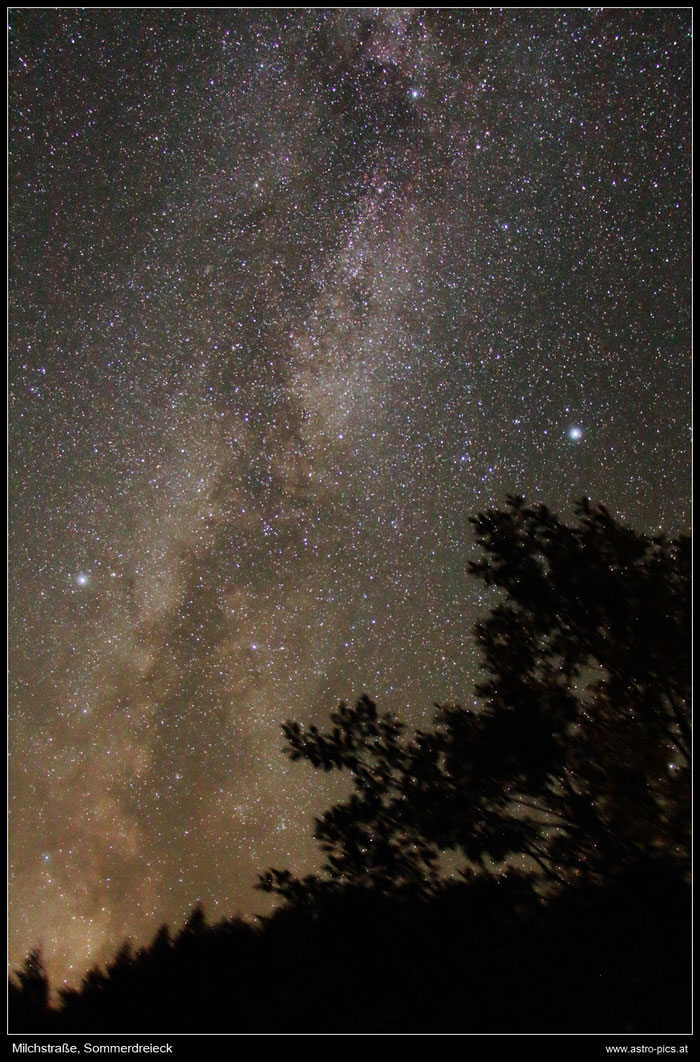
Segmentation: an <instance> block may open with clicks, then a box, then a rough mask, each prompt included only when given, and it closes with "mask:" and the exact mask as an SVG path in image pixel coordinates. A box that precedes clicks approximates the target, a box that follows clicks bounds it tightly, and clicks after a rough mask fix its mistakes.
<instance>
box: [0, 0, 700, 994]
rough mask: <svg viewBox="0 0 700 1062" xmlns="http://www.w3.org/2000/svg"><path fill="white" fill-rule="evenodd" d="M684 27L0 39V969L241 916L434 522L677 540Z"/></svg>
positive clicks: (686, 427)
mask: <svg viewBox="0 0 700 1062" xmlns="http://www.w3.org/2000/svg"><path fill="white" fill-rule="evenodd" d="M690 27H691V23H690V12H689V11H688V10H675V11H674V10H647V11H615V10H612V11H606V10H598V9H596V10H593V11H590V10H588V11H583V10H567V11H554V10H546V9H545V10H540V11H525V10H511V11H505V12H489V11H484V10H481V11H470V10H450V9H442V10H441V9H419V8H415V9H391V8H378V9H336V10H327V11H323V10H317V9H301V10H284V9H283V10H272V9H268V10H265V9H263V10H256V9H248V10H228V11H215V10H208V11H207V10H201V11H177V10H143V9H141V10H87V11H85V10H50V9H46V10H30V9H23V10H19V9H17V10H14V11H12V12H11V13H10V33H9V50H10V51H9V55H10V149H11V157H10V182H11V191H10V267H11V277H10V289H9V300H10V343H11V351H10V377H9V399H10V406H9V409H10V439H9V441H10V456H9V472H10V606H9V609H10V709H11V716H10V745H11V754H12V755H11V775H10V811H11V818H10V851H11V879H10V884H11V907H10V960H11V962H12V963H13V964H17V963H18V962H20V961H21V960H22V958H23V955H24V953H25V951H26V950H27V949H28V948H29V947H31V946H33V945H35V944H38V943H41V944H42V945H43V947H44V950H45V955H46V958H47V960H48V966H49V970H50V973H51V974H52V976H53V977H54V978H57V979H58V980H59V982H60V981H62V980H63V979H67V980H68V981H69V982H74V981H75V980H76V979H77V978H78V976H79V975H80V974H81V973H82V972H84V970H85V969H86V967H87V964H88V963H89V962H92V961H94V960H96V959H103V958H104V957H105V956H106V955H108V954H110V953H111V951H112V949H113V948H114V946H115V945H116V944H117V943H119V941H120V940H121V939H122V938H123V937H124V936H125V935H127V934H129V935H131V936H133V937H134V939H135V941H136V942H137V943H140V942H143V941H144V940H145V939H146V938H147V937H149V936H150V934H151V933H152V932H153V931H154V930H155V928H156V927H157V926H158V924H159V923H160V922H162V921H164V920H168V921H170V922H171V923H174V924H179V923H181V922H182V920H183V919H184V918H185V916H186V915H187V913H188V912H189V910H190V909H191V907H192V906H193V905H194V904H195V903H196V902H197V901H198V900H201V901H202V902H203V903H204V905H205V909H206V911H207V913H208V914H209V915H210V917H212V918H216V917H218V916H223V915H233V914H235V913H236V912H241V913H251V912H254V911H256V910H257V911H260V910H263V909H264V908H265V898H264V897H262V896H261V895H260V894H258V893H254V892H253V891H252V884H253V882H254V881H255V878H256V875H257V873H258V872H260V871H262V870H264V869H265V867H266V866H268V865H270V864H274V865H277V866H290V867H291V868H292V869H294V870H297V871H301V870H308V869H311V868H312V867H313V866H314V865H315V851H314V845H313V841H312V840H311V838H310V823H311V816H312V814H313V813H314V812H318V811H320V810H321V809H323V808H324V807H325V806H327V804H328V803H329V801H330V800H331V799H333V798H335V797H336V796H337V795H338V793H339V792H340V790H339V789H338V788H337V786H335V787H334V784H333V781H334V780H333V779H332V778H329V777H323V778H322V777H317V776H315V775H314V774H313V772H311V771H307V770H305V769H304V767H303V766H300V765H296V764H290V763H289V762H288V761H287V760H286V759H285V757H284V756H283V754H282V751H281V749H282V744H283V742H282V737H281V733H280V729H279V727H280V724H281V723H282V722H283V721H284V720H285V719H287V718H300V719H304V720H310V721H316V722H321V721H322V720H323V719H324V717H325V715H326V713H327V712H328V710H329V709H330V708H332V707H334V706H335V704H336V703H337V701H338V700H339V699H341V698H346V699H353V698H354V697H356V696H357V695H359V694H360V693H362V692H363V691H366V692H367V693H369V694H370V695H371V696H372V697H374V698H375V699H376V700H377V701H378V703H379V705H380V707H381V708H382V709H383V710H384V709H393V710H395V711H397V712H399V713H400V714H401V715H402V716H403V717H404V718H407V719H408V720H409V721H410V722H411V723H413V724H420V723H421V722H423V723H425V722H427V721H428V720H429V719H430V718H431V717H432V704H433V702H434V701H436V700H437V701H448V700H455V699H458V700H460V701H461V702H462V703H464V702H471V699H472V697H473V692H472V691H473V682H474V677H475V666H476V663H477V659H476V654H475V651H474V648H473V641H472V626H473V624H474V622H475V620H476V619H477V617H478V616H479V615H480V614H483V613H484V611H485V610H486V609H488V607H489V602H488V601H487V600H486V599H483V598H481V597H480V596H479V586H478V585H477V584H475V583H474V584H473V581H470V579H469V577H468V576H467V574H466V567H467V559H468V557H469V556H470V555H472V556H473V552H472V550H473V547H472V542H471V535H470V527H469V523H468V518H469V516H470V515H473V514H474V513H476V512H477V511H479V510H481V509H484V508H485V507H488V506H499V505H501V504H502V503H503V502H504V499H505V496H506V494H507V493H508V492H512V493H519V494H523V495H525V496H526V497H527V498H528V500H530V501H542V502H545V503H547V504H548V505H550V506H551V507H552V508H553V509H554V510H555V511H557V512H560V513H561V514H563V515H565V516H566V517H572V516H573V504H574V502H575V501H576V500H577V499H578V498H580V497H581V496H582V495H584V494H586V495H588V496H589V497H591V498H592V499H593V500H595V501H602V502H604V503H605V504H607V506H608V507H609V508H610V509H611V511H612V512H613V513H614V514H615V515H616V516H619V517H623V518H624V519H625V520H626V521H628V522H629V523H630V524H631V525H632V526H634V527H635V528H637V529H639V530H643V531H647V532H656V531H658V530H659V529H661V528H663V529H665V530H666V531H668V532H670V533H677V532H679V531H682V530H687V528H688V524H689V510H690V485H689V484H690V473H689V460H690V458H689V443H690V352H689V348H690V301H689V267H690V236H689V232H690V215H689V189H690V184H689V169H690V145H689V137H690V118H689V113H690Z"/></svg>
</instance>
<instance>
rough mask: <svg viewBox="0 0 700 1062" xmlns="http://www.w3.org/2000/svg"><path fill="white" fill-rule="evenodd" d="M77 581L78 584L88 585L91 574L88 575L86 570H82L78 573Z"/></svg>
mask: <svg viewBox="0 0 700 1062" xmlns="http://www.w3.org/2000/svg"><path fill="white" fill-rule="evenodd" d="M75 581H76V583H77V584H78V586H87V585H88V583H89V582H90V576H89V575H86V574H85V572H80V573H79V574H78V575H76V577H75Z"/></svg>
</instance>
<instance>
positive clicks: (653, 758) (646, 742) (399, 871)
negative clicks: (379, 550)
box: [258, 497, 690, 903]
mask: <svg viewBox="0 0 700 1062" xmlns="http://www.w3.org/2000/svg"><path fill="white" fill-rule="evenodd" d="M576 512H577V517H578V520H577V523H576V524H575V525H574V526H568V525H566V524H564V523H563V522H562V521H561V520H560V519H559V518H558V517H556V516H555V515H553V514H552V513H551V512H550V511H549V510H548V509H547V508H546V507H545V506H538V507H535V508H529V507H527V506H526V505H525V503H524V501H523V500H522V499H520V498H516V497H509V498H508V501H507V505H506V507H505V509H504V510H502V511H496V510H489V511H488V512H486V513H483V514H480V515H478V516H476V517H474V518H473V519H472V521H471V522H472V524H473V527H474V532H475V536H476V541H477V544H478V545H479V546H480V547H481V548H482V550H483V552H484V556H483V558H482V559H481V560H479V561H475V562H474V561H473V562H470V564H469V570H470V572H471V573H472V574H473V575H474V576H475V577H476V578H479V579H481V580H482V581H483V582H484V583H485V584H486V585H487V586H489V587H493V588H496V590H497V592H498V595H499V601H498V603H497V604H496V605H495V607H494V608H493V610H492V612H491V614H490V615H489V617H488V618H487V619H486V620H484V621H483V622H481V623H479V624H477V626H476V636H477V639H478V642H479V644H480V646H481V650H482V654H483V667H484V670H485V671H486V672H487V676H488V677H487V678H486V680H485V681H483V682H481V683H480V684H479V685H478V686H477V690H476V692H477V695H478V697H479V698H480V699H481V701H482V704H481V707H480V708H479V709H478V710H473V711H472V710H469V709H464V708H462V707H460V706H459V705H456V706H449V705H448V706H436V708H437V712H436V716H435V722H434V726H433V728H432V729H430V730H427V731H420V730H419V731H417V732H416V733H415V734H414V735H413V736H412V737H410V738H408V737H407V736H406V733H405V728H404V727H403V725H402V724H401V723H400V722H399V721H398V720H397V719H396V718H394V717H393V716H392V715H390V714H384V715H380V714H379V713H378V712H377V709H376V706H375V705H374V703H373V702H372V701H371V700H370V699H369V698H368V697H366V696H363V697H362V698H361V699H360V700H359V701H358V702H357V704H356V705H355V707H354V708H349V707H348V706H347V705H345V704H341V705H340V707H339V708H338V709H337V710H336V711H334V712H333V713H331V717H330V722H331V726H330V728H329V729H327V730H325V731H322V730H319V729H318V728H317V727H314V726H312V727H309V728H306V727H304V726H302V725H301V724H299V723H297V722H288V723H286V724H285V726H284V727H283V733H284V735H285V738H286V740H287V751H288V754H289V756H290V758H291V759H300V758H302V759H306V760H308V761H309V762H310V763H311V764H312V765H313V766H314V767H317V768H320V769H323V770H335V769H337V770H346V771H348V772H349V774H350V776H351V779H352V783H353V792H352V794H351V796H350V798H349V799H348V800H347V801H345V802H342V803H339V804H336V805H335V806H334V807H332V808H331V809H330V810H329V811H327V812H326V813H325V814H324V815H322V816H321V817H320V818H319V819H317V820H316V827H315V837H316V839H317V840H318V842H319V844H320V847H321V849H322V851H323V852H324V854H325V863H324V865H323V868H322V872H321V874H320V875H311V876H309V877H306V878H304V879H301V880H299V879H297V878H295V877H294V876H293V875H292V874H291V873H290V872H289V871H279V870H269V871H267V872H266V873H265V874H264V875H262V876H261V878H260V879H259V883H258V887H259V888H261V889H263V890H264V891H270V892H276V893H278V894H280V895H282V896H284V897H285V898H286V899H287V900H288V901H290V902H293V903H299V902H301V901H308V900H309V899H312V898H318V897H319V896H321V895H328V894H329V893H332V892H337V891H338V890H342V889H346V888H348V887H353V888H365V889H367V888H369V889H374V890H378V891H380V892H383V893H391V894H394V895H396V894H399V893H400V892H402V891H403V890H405V889H413V890H417V891H418V892H420V893H422V894H428V895H429V894H432V893H434V892H435V891H436V890H437V889H439V888H440V886H441V883H442V882H443V881H444V880H445V863H446V860H445V854H446V853H452V854H453V859H452V861H451V864H450V865H451V868H452V871H454V865H455V864H454V857H455V856H456V857H457V858H458V862H459V864H460V865H461V867H462V870H463V873H464V874H466V875H467V876H469V875H471V874H473V873H474V872H475V871H480V872H482V873H484V872H486V873H488V872H494V871H497V872H498V873H502V872H503V867H504V865H505V864H507V863H508V862H511V863H512V862H513V861H518V862H519V863H520V864H521V865H523V866H525V867H528V866H529V867H532V868H533V869H534V868H537V873H538V874H539V875H540V879H541V881H542V882H543V883H545V884H549V885H550V886H554V887H555V888H556V887H558V888H561V887H564V886H567V885H573V884H576V883H585V882H590V883H598V884H601V883H603V882H609V881H610V880H612V879H613V878H614V877H615V876H617V875H620V874H626V873H627V872H628V871H629V868H630V867H631V866H634V865H641V864H643V863H645V864H648V863H649V862H650V861H654V860H662V861H663V862H664V864H665V866H667V867H668V868H670V869H671V871H672V872H673V873H675V874H679V875H681V876H683V875H684V874H685V873H686V872H687V865H688V863H687V861H688V855H689V800H690V770H689V760H690V543H689V540H688V539H687V538H679V539H678V540H675V541H669V540H668V539H667V538H665V537H664V536H658V537H655V538H649V537H647V536H645V535H642V534H639V533H637V532H635V531H633V530H630V529H628V528H625V527H623V526H622V525H621V524H620V523H618V522H617V521H615V520H614V519H613V518H612V517H611V516H610V514H609V513H608V511H607V510H606V509H605V508H604V507H603V506H595V507H594V506H591V505H590V503H589V502H588V501H587V500H586V499H584V500H583V501H582V502H580V503H579V505H578V506H577V510H576Z"/></svg>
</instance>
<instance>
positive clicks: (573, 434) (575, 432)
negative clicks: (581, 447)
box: [569, 428, 583, 442]
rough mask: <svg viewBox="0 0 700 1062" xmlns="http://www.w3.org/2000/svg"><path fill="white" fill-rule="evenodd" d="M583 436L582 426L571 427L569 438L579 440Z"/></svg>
mask: <svg viewBox="0 0 700 1062" xmlns="http://www.w3.org/2000/svg"><path fill="white" fill-rule="evenodd" d="M582 436H583V430H582V429H581V428H569V438H570V439H573V441H574V442H577V441H578V440H579V439H580V438H581V437H582Z"/></svg>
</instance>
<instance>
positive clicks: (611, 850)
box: [9, 498, 691, 1033]
mask: <svg viewBox="0 0 700 1062" xmlns="http://www.w3.org/2000/svg"><path fill="white" fill-rule="evenodd" d="M472 524H473V527H474V532H475V536H476V542H477V545H478V547H479V548H480V550H481V557H480V559H478V560H475V561H472V562H471V563H470V570H471V572H472V574H473V575H474V577H475V578H476V579H478V580H480V581H481V582H482V583H484V584H485V585H486V586H487V587H489V588H491V591H492V593H493V598H494V601H493V608H492V610H491V612H490V614H489V615H488V616H486V617H485V618H484V619H483V621H482V622H480V623H479V624H477V626H476V628H475V631H476V637H477V640H478V643H479V645H480V648H481V651H482V656H483V668H484V677H483V680H482V681H481V682H480V683H479V684H478V686H477V689H476V692H477V695H478V701H479V707H478V708H474V709H465V708H462V707H460V706H459V705H443V706H439V705H437V706H436V714H435V719H434V723H433V725H432V726H431V727H429V728H426V729H424V730H417V731H416V732H414V733H411V732H410V731H409V730H408V729H407V728H406V727H405V726H404V725H403V724H402V723H401V722H400V721H399V720H398V719H396V718H395V717H394V716H392V715H391V714H390V713H380V712H379V711H378V710H377V707H376V705H375V704H374V703H373V702H372V701H371V700H370V699H369V697H367V696H363V697H361V698H360V699H359V701H358V702H357V703H356V704H355V706H354V707H348V706H347V705H344V704H341V705H340V706H339V707H338V708H337V709H336V710H335V711H334V712H332V713H331V716H330V726H329V727H327V728H325V729H324V728H318V727H314V726H311V727H305V726H302V725H301V724H300V723H297V722H288V723H286V724H285V725H284V727H283V731H284V734H285V737H286V743H287V752H288V754H289V756H290V758H291V759H293V760H299V759H301V760H306V761H308V762H310V763H311V764H312V765H313V766H314V767H315V768H317V769H319V770H324V771H332V770H340V771H346V772H348V774H349V776H350V778H351V782H352V788H351V793H350V796H349V798H348V799H347V800H345V801H341V802H339V803H337V804H336V805H334V806H333V807H331V808H329V810H328V811H327V812H326V813H325V814H324V815H322V816H320V817H319V818H318V819H317V820H316V828H315V836H316V838H317V840H318V842H319V845H320V847H321V849H322V851H323V853H324V857H325V858H324V864H323V867H322V869H321V871H320V872H319V873H318V874H315V875H309V876H307V877H305V878H301V879H299V878H297V877H295V876H294V875H293V874H292V872H291V871H289V870H269V871H267V872H266V873H265V874H264V875H263V876H262V877H261V879H260V881H259V885H258V887H260V888H262V889H264V890H267V891H271V892H273V893H277V894H278V895H280V896H281V897H283V898H284V900H285V901H286V902H285V903H282V904H280V905H278V906H277V907H276V908H275V910H274V911H273V912H272V914H270V915H269V916H267V917H265V918H261V919H258V921H257V922H256V923H255V924H253V925H251V924H248V923H245V922H243V921H241V920H240V919H232V920H224V921H222V922H220V923H219V924H217V925H211V924H209V923H208V922H207V920H206V918H205V915H204V911H203V909H202V908H201V906H199V905H198V906H196V907H195V908H194V909H193V910H192V912H191V914H190V916H189V918H188V919H187V921H186V922H185V924H184V926H183V927H182V928H181V929H180V931H179V932H177V933H174V934H171V932H170V930H169V928H168V927H167V926H166V925H164V926H162V927H161V928H160V929H159V930H158V932H157V933H156V935H155V936H154V938H153V940H152V942H151V944H150V945H148V946H146V947H141V948H139V949H138V950H136V951H134V949H133V948H132V946H131V944H130V943H129V942H128V941H127V942H125V943H124V944H123V945H122V946H121V948H119V950H118V951H117V953H116V955H115V957H114V958H113V959H112V961H111V962H109V963H108V964H107V965H106V966H105V968H104V969H100V968H98V967H95V968H93V969H92V970H89V971H88V972H87V974H86V975H85V977H84V978H83V981H82V984H81V985H80V987H79V988H78V989H74V988H64V989H61V990H60V992H59V998H60V1005H59V1006H58V1007H57V1008H55V1009H54V1008H52V1007H51V1006H50V1005H49V993H48V981H47V978H46V975H45V973H44V970H43V965H42V962H41V956H40V954H39V953H38V952H33V953H32V954H31V955H30V956H29V957H28V958H27V960H26V962H25V964H24V967H23V969H22V970H20V971H17V972H16V974H15V975H14V976H13V977H12V978H11V979H10V1000H9V1003H10V1007H9V1011H10V1014H9V1018H10V1028H11V1030H12V1031H13V1032H17V1031H30V1030H31V1031H33V1032H39V1031H52V1032H56V1033H63V1032H84V1033H87V1032H90V1033H93V1032H100V1031H101V1032H114V1031H117V1030H123V1031H128V1032H131V1033H139V1032H142V1033H146V1032H153V1031H154V1030H159V1031H166V1030H167V1031H168V1032H172V1031H181V1032H201V1031H207V1032H214V1031H221V1032H267V1033H270V1032H279V1033H290V1032H300V1033H303V1032H307V1033H308V1032H331V1033H333V1032H335V1033H337V1032H414V1031H415V1032H461V1031H464V1032H520V1033H522V1032H543V1031H547V1032H571V1031H572V1030H576V1031H581V1032H586V1031H588V1032H598V1033H600V1032H605V1031H608V1032H616V1033H618V1032H639V1031H645V1032H652V1031H654V1032H655V1031H658V1032H661V1031H664V1032H667V1031H668V1030H677V1031H681V1030H684V1029H687V1028H688V1027H689V1021H690V1013H691V1007H690V944H689V942H690V931H689V929H690V927H689V922H690V918H689V916H690V903H689V889H688V883H687V875H688V862H689V860H688V846H689V802H690V793H689V787H690V769H689V757H690V718H689V713H690V546H689V542H688V540H687V539H685V538H681V539H678V540H677V541H669V540H667V539H666V538H664V537H657V538H649V537H646V536H644V535H640V534H638V533H636V532H634V531H631V530H629V529H626V528H624V527H622V526H621V525H620V524H619V523H618V522H617V521H615V520H614V519H613V518H612V517H611V516H610V514H609V513H608V512H607V511H606V510H605V509H604V508H602V507H601V506H597V507H592V506H591V505H590V504H589V503H588V502H586V501H585V500H584V501H583V502H581V503H580V504H579V506H578V507H577V520H576V523H575V524H574V525H573V526H567V525H566V524H564V523H563V522H562V521H561V520H560V519H559V518H558V517H556V516H554V515H553V514H552V513H551V512H550V511H549V510H548V509H547V508H545V507H544V506H540V507H537V508H531V507H527V506H526V505H525V503H524V502H523V501H522V500H521V499H518V498H509V499H508V502H507V505H506V507H505V508H504V509H503V510H501V511H496V510H490V511H488V512H486V513H483V514H480V515H478V516H476V517H475V518H474V519H473V520H472ZM368 957H371V960H372V961H371V962H370V963H369V966H368ZM375 967H376V970H377V971H378V974H377V976H375V974H374V968H375ZM368 971H369V972H368ZM495 986H497V990H495Z"/></svg>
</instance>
